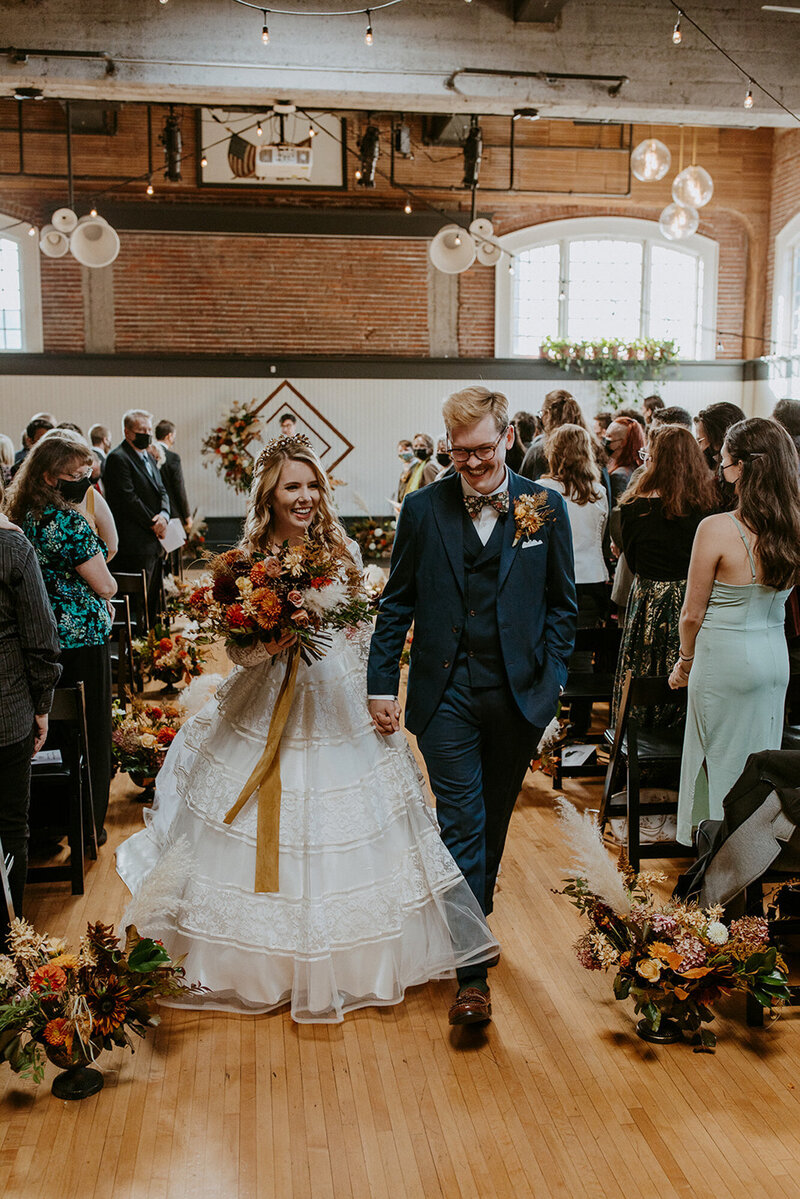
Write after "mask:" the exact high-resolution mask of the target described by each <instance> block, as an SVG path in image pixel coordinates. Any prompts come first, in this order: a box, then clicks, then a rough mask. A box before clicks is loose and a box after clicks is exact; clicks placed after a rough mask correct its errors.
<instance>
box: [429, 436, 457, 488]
mask: <svg viewBox="0 0 800 1199" xmlns="http://www.w3.org/2000/svg"><path fill="white" fill-rule="evenodd" d="M436 462H437V464H438V467H439V473H438V474H437V476H436V478H435V479H434V482H435V483H438V482H439V480H440V479H444V478H445V477H446V476H448V475H452V474H454V473H455V467H454V466H453V459H452V458H451V457H450V453H449V451H448V449H447V438H446V437H440V438H439V440H438V441H437V442H436Z"/></svg>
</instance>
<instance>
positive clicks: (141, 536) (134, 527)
mask: <svg viewBox="0 0 800 1199" xmlns="http://www.w3.org/2000/svg"><path fill="white" fill-rule="evenodd" d="M122 432H123V440H122V441H121V442H120V444H119V445H118V446H117V447H116V448H115V449H113V450H112V451H111V453H110V454H109V455H108V457H107V458H106V464H105V469H104V471H103V485H104V487H105V492H106V499H107V500H108V505H109V507H110V508H111V512H112V514H113V516H114V521H115V522H116V526H117V533H118V534H119V550H118V552H117V555H116V557H115V559H114V571H115V572H118V573H120V574H126V573H129V572H132V571H140V570H145V571H146V572H147V609H148V613H149V616H150V622H151V624H152V623H153V622H154V621H155V619H156V617H157V614H158V610H159V601H160V596H161V563H162V560H163V558H164V551H163V549H162V547H161V544H160V542H159V540H158V539H159V537H163V536H164V534H165V533H166V531H167V522H168V520H169V516H170V507H169V498H168V497H167V492H166V488H165V487H164V483H163V481H162V478H161V475H160V474H159V470H158V467H157V466H156V464H155V462H154V461H153V459H152V457H151V455H150V454H149V453H148V452H147V451H148V446H149V445H150V443H151V441H152V434H153V418H152V416H151V415H150V413H149V412H143V411H141V410H140V409H134V410H132V411H130V412H126V413H125V415H124V416H123V418H122Z"/></svg>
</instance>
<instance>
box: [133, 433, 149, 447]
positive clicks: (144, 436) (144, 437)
mask: <svg viewBox="0 0 800 1199" xmlns="http://www.w3.org/2000/svg"><path fill="white" fill-rule="evenodd" d="M150 441H151V437H150V434H149V433H134V435H133V444H134V445H135V446H136V448H137V450H146V449H147V447H148V446H149V444H150Z"/></svg>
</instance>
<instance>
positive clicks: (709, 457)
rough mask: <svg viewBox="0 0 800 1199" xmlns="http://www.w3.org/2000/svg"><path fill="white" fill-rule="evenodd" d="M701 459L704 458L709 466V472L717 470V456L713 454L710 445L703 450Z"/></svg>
mask: <svg viewBox="0 0 800 1199" xmlns="http://www.w3.org/2000/svg"><path fill="white" fill-rule="evenodd" d="M703 457H704V458H705V460H706V462H707V463H708V465H709V466H710V468H711V470H716V469H717V465H718V463H719V459H718V458H717V455H716V454H715V453H714V451H713V450H712V448H711V446H710V445H707V446H706V448H705V449H704V450H703ZM723 481H724V480H723Z"/></svg>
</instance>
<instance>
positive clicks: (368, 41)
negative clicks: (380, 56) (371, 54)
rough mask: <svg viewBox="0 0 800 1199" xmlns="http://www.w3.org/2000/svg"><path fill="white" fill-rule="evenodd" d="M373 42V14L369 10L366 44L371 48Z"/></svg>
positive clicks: (365, 35)
mask: <svg viewBox="0 0 800 1199" xmlns="http://www.w3.org/2000/svg"><path fill="white" fill-rule="evenodd" d="M372 40H373V39H372V13H371V12H370V10H369V9H367V32H366V33H365V34H364V42H365V44H366V45H367V46H371V45H372Z"/></svg>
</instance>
